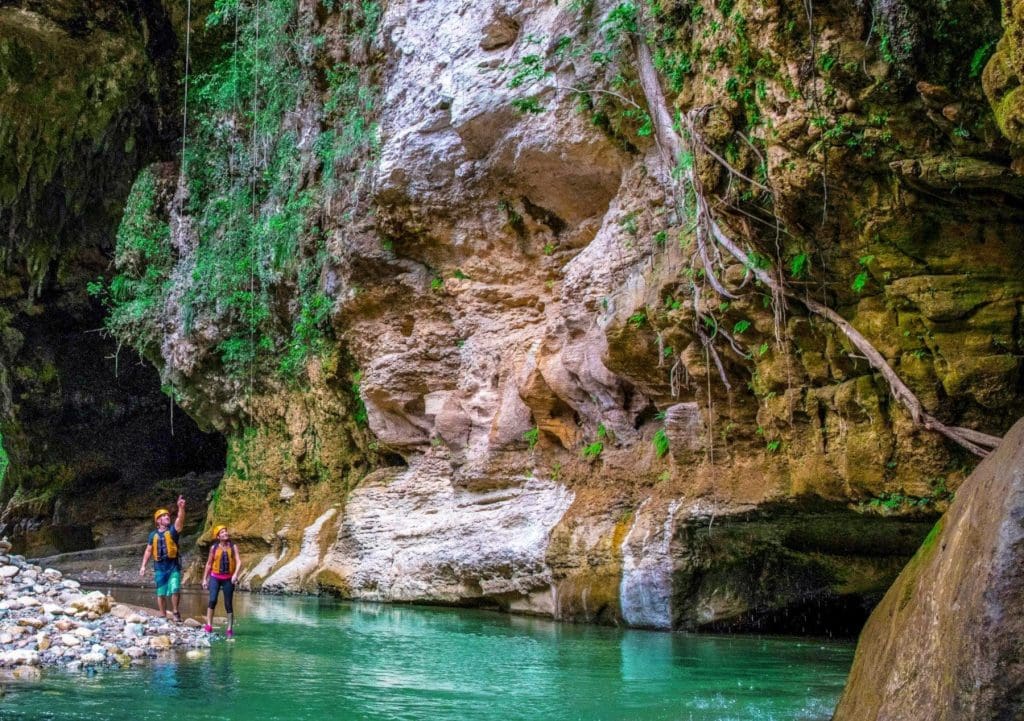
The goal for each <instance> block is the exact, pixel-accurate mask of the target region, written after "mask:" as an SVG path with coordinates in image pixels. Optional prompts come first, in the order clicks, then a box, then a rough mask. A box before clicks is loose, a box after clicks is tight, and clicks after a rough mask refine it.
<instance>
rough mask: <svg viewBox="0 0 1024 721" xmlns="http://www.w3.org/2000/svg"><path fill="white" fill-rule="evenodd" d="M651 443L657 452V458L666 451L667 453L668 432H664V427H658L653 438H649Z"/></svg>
mask: <svg viewBox="0 0 1024 721" xmlns="http://www.w3.org/2000/svg"><path fill="white" fill-rule="evenodd" d="M651 443H653V444H654V452H655V453H656V454H657V456H658V458H661V457H663V456H664V455H665V454H666V453H668V449H669V442H668V433H666V432H665V429H664V428H659V429H658V430H657V431H656V432H655V434H654V438H653V439H652V440H651Z"/></svg>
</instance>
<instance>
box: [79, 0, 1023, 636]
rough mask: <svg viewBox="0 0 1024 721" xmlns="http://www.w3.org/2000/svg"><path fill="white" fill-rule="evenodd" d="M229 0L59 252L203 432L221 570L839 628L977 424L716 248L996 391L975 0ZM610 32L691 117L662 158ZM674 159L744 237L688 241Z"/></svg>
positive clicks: (980, 16)
mask: <svg viewBox="0 0 1024 721" xmlns="http://www.w3.org/2000/svg"><path fill="white" fill-rule="evenodd" d="M260 7H261V10H260V13H261V15H260V16H259V21H260V22H261V26H260V27H261V31H260V33H256V32H254V31H255V24H256V22H257V16H256V9H255V6H250V5H249V4H246V3H242V4H241V5H237V4H234V3H225V4H219V5H218V6H217V7H215V8H214V9H213V11H212V12H210V13H206V12H204V11H197V19H196V22H194V23H193V27H194V28H196V30H195V32H196V33H197V38H199V40H197V42H200V43H206V47H207V48H212V49H209V50H208V57H207V58H206V60H203V59H202V58H199V59H197V61H196V62H195V63H194V64H193V65H192V74H191V76H190V89H191V93H192V94H191V95H190V98H191V100H190V108H191V111H190V113H191V114H190V115H189V120H188V128H189V131H188V132H187V133H186V135H185V139H184V143H183V146H182V147H183V153H182V154H180V155H177V156H175V154H167V155H165V156H163V157H161V158H156V160H160V162H157V163H154V164H152V165H150V166H149V167H148V168H146V169H145V170H144V171H143V172H142V174H141V175H140V176H139V177H138V179H137V180H136V183H135V186H134V188H133V190H132V193H131V195H130V196H129V197H128V200H127V209H126V211H125V214H124V219H123V220H122V222H121V231H120V238H119V242H118V247H117V250H116V254H115V255H116V257H115V261H116V267H117V275H115V276H114V278H113V279H108V280H106V281H104V283H103V285H102V287H101V288H99V289H98V290H97V292H98V294H99V296H100V298H101V299H102V301H103V302H104V303H105V304H106V306H107V309H108V311H109V314H110V315H109V320H108V325H107V327H108V330H109V332H110V333H111V334H112V335H113V337H114V338H115V339H116V340H117V341H118V342H120V343H122V344H123V345H124V346H125V348H127V347H132V348H134V349H135V350H137V351H138V352H139V353H140V354H141V355H142V356H144V357H145V358H146V359H147V360H148V361H149V362H151V363H152V364H153V365H155V366H156V367H157V368H158V370H159V373H160V383H161V384H162V385H163V386H165V387H166V388H167V389H169V392H170V394H171V395H172V397H173V398H174V400H175V401H176V402H177V403H178V404H180V406H181V408H183V409H184V410H185V411H186V412H187V413H189V414H190V415H191V416H192V417H193V418H195V419H196V420H197V421H199V422H200V424H201V425H202V426H204V427H210V428H215V429H216V430H218V431H219V432H220V433H222V434H223V435H224V436H226V438H227V444H228V454H227V455H228V458H227V469H226V471H225V474H224V476H223V479H222V480H221V482H220V485H219V487H218V488H217V489H216V490H215V491H214V492H213V494H212V496H211V497H210V502H209V511H208V517H207V522H206V526H207V527H210V526H212V524H214V523H226V524H227V525H228V526H229V527H230V528H232V529H233V531H234V533H235V535H236V537H237V539H238V540H240V541H241V542H242V548H243V552H244V555H245V556H246V560H247V571H246V575H245V583H246V584H247V585H248V586H249V587H251V588H262V589H265V590H275V591H299V590H304V591H325V592H332V593H337V594H340V595H343V596H346V597H354V598H365V599H375V600H388V601H426V602H445V603H454V604H480V605H490V606H496V607H499V608H504V609H509V610H516V611H523V612H533V613H541V614H547V615H553V616H555V617H558V618H564V619H574V620H588V621H599V622H608V623H627V624H631V625H637V626H648V627H655V628H713V629H756V628H775V629H780V628H784V629H786V630H794V631H813V630H835V629H836V626H837V625H839V624H844V623H845V624H848V625H849V626H850V627H851V628H855V627H856V623H857V619H863V618H864V617H865V616H866V613H867V612H868V610H870V607H871V606H872V604H873V603H874V602H875V601H877V600H878V598H880V597H881V594H882V593H884V591H885V589H886V588H887V587H888V585H889V584H890V583H891V582H892V580H893V579H894V578H895V577H896V575H897V573H898V572H899V569H900V568H901V567H902V564H903V563H904V562H905V561H906V560H907V559H908V558H909V557H910V556H911V555H912V554H913V552H914V550H915V549H916V547H917V545H918V544H919V543H920V541H921V539H922V538H923V537H924V535H925V534H926V533H927V531H928V529H929V528H930V526H931V525H932V523H933V522H934V519H935V517H936V515H937V514H938V513H940V512H941V511H942V510H944V508H945V507H946V506H947V505H948V503H949V501H950V500H951V499H952V498H953V495H954V493H955V491H956V489H957V487H958V486H959V484H960V482H961V481H962V480H963V478H964V477H966V475H967V474H968V473H969V472H970V470H971V469H972V468H973V465H974V463H975V462H976V459H975V457H974V456H973V455H971V454H970V453H968V452H966V451H964V450H963V449H961V448H959V447H958V446H956V445H954V444H951V443H950V442H949V441H947V440H945V439H944V438H943V437H941V436H940V435H938V434H936V433H933V432H931V431H928V430H926V429H924V428H921V427H920V426H919V425H917V424H915V422H914V420H913V418H912V417H911V415H910V414H909V413H908V412H907V411H906V409H905V408H904V407H903V406H901V405H900V404H899V403H898V402H897V401H896V400H894V398H893V397H892V395H891V393H890V389H889V387H888V385H887V384H886V383H885V382H884V380H883V378H882V377H881V376H880V375H879V374H878V373H877V372H875V369H874V368H872V366H871V365H870V364H869V362H868V361H867V359H866V358H865V357H864V356H863V354H862V353H861V352H859V351H858V349H857V348H855V347H854V346H853V345H852V344H851V343H850V341H849V339H848V338H847V336H845V335H844V334H843V333H841V332H840V331H839V330H837V328H836V327H834V326H833V325H831V324H829V323H828V322H826V321H824V320H822V319H820V318H818V317H815V316H810V315H808V314H807V312H806V311H805V310H804V308H803V307H802V306H800V305H799V304H798V303H789V304H784V303H783V302H782V301H781V299H780V298H779V297H777V294H773V293H772V292H771V289H770V288H768V287H766V286H765V285H763V284H761V283H758V282H757V281H756V279H755V278H754V277H753V276H754V273H753V270H768V271H769V272H771V273H774V274H776V275H777V277H780V278H783V279H785V281H786V282H787V283H789V284H790V286H791V287H793V288H797V289H799V292H800V293H803V294H805V296H806V297H808V298H811V299H814V300H816V301H819V302H823V303H825V304H827V305H829V306H830V307H832V308H834V309H836V310H837V311H838V312H839V313H840V314H841V315H842V316H843V317H845V318H846V319H848V320H849V321H850V322H851V323H852V324H853V326H854V327H855V328H856V329H857V330H858V331H860V332H861V333H862V334H863V335H864V336H865V337H866V338H867V339H868V340H869V341H870V342H871V343H872V344H873V345H874V347H875V348H877V349H878V351H879V352H880V353H881V355H882V357H883V358H884V359H885V360H886V361H887V362H888V364H889V365H890V366H891V367H892V368H893V369H894V370H895V371H896V372H897V373H898V374H899V376H900V377H901V378H903V379H904V381H905V382H906V383H907V385H908V386H909V388H910V389H911V390H912V391H913V392H914V393H915V394H916V395H917V396H918V397H919V398H920V399H921V401H922V403H923V405H924V406H925V407H926V408H927V409H928V411H929V412H931V413H933V414H935V415H936V416H937V417H938V418H940V419H941V420H942V421H943V422H945V423H948V424H951V425H955V426H963V427H968V428H972V429H975V430H978V431H982V432H985V433H989V434H992V435H1001V434H1003V433H1004V432H1005V431H1006V430H1007V429H1008V428H1009V427H1010V425H1011V424H1012V423H1013V421H1014V420H1016V419H1017V418H1018V417H1020V415H1021V414H1022V409H1024V395H1022V393H1021V380H1022V379H1021V362H1020V358H1021V342H1022V339H1021V324H1020V311H1021V304H1022V301H1024V285H1022V281H1021V280H1020V279H1021V277H1024V276H1022V275H1021V270H1022V268H1021V263H1022V260H1021V258H1022V254H1021V252H1020V251H1021V248H1020V245H1021V240H1020V238H1021V234H1020V229H1021V220H1022V216H1021V208H1020V199H1021V197H1022V194H1024V184H1022V183H1021V180H1020V176H1018V174H1017V171H1016V164H1015V161H1014V158H1015V157H1016V146H1015V145H1014V143H1015V142H1016V141H1015V138H1014V136H1013V135H1012V133H1011V132H1009V130H1008V128H1009V123H1010V121H1008V120H1006V119H1005V118H1006V117H1008V116H1007V113H1011V111H1009V110H1007V111H1005V112H1003V111H1001V110H999V111H997V112H995V113H994V112H993V111H992V110H991V109H990V105H989V101H990V100H991V102H992V103H993V105H996V104H997V99H996V98H995V95H994V93H1001V94H1000V95H999V98H1000V99H1002V98H1003V96H1004V95H1006V93H1007V92H1008V89H1012V87H1013V86H1012V77H1013V75H1012V73H1011V72H1009V71H1006V72H1004V73H1003V75H1001V76H999V77H998V78H997V77H995V75H994V73H995V72H996V71H995V70H993V68H994V67H996V65H997V64H998V63H1003V64H1004V65H1005V66H1006V67H1011V66H1012V62H1011V61H1009V60H1006V57H1010V56H1008V55H1007V52H1008V51H1007V50H1006V46H1007V43H1008V42H1009V41H1007V40H1003V41H1002V44H1001V45H999V49H998V50H997V49H996V41H997V40H998V39H999V37H1000V35H1001V33H1002V29H1001V27H1000V17H999V12H998V9H997V8H995V7H993V6H992V5H990V4H988V3H983V2H974V1H973V0H967V1H961V2H952V3H948V4H947V5H946V6H944V8H943V9H942V10H941V11H940V10H939V9H934V10H922V9H920V8H917V7H916V6H915V7H911V6H909V5H903V4H901V3H888V4H868V3H860V2H835V3H829V4H824V5H817V4H816V5H815V7H814V12H813V16H812V17H811V24H810V25H809V24H808V15H807V13H806V8H805V5H804V4H801V3H790V2H786V1H785V0H778V1H772V2H767V3H755V2H746V1H744V0H740V1H738V2H731V1H728V0H726V1H723V2H718V3H715V4H712V3H699V2H695V3H687V2H670V1H669V0H665V1H664V2H659V3H653V4H642V6H641V5H636V6H634V5H633V4H632V3H613V2H604V1H603V0H601V1H594V2H590V1H588V0H578V1H576V2H562V3H551V2H540V1H536V2H531V1H528V0H523V1H520V2H514V1H512V0H500V1H494V2H475V3H470V2H461V3H452V2H439V1H438V2H434V1H433V0H431V1H424V2H413V1H412V0H408V1H404V2H403V1H401V0H393V1H391V2H387V3H376V2H364V3H360V4H354V3H341V2H313V0H302V1H301V2H298V3H292V2H283V0H280V1H276V2H275V1H268V2H265V3H263V4H262V5H261V6H260ZM200 16H202V17H203V20H202V21H201V22H200V21H199V19H198V18H199V17H200ZM179 24H180V23H179ZM204 33H209V34H210V35H209V36H206V35H204ZM1009 36H1010V34H1009V33H1008V35H1007V37H1009ZM217 37H219V40H214V39H211V38H217ZM204 38H205V39H204ZM638 42H642V43H645V44H646V45H647V46H649V47H650V48H651V50H652V53H653V57H654V62H655V66H656V68H657V70H658V71H659V74H660V76H661V78H660V81H661V86H662V90H663V91H664V92H665V93H666V95H667V97H668V99H669V100H668V102H669V104H670V106H671V108H670V111H671V113H672V114H674V115H675V116H676V117H677V118H678V119H679V121H680V123H681V125H687V124H690V125H689V127H690V128H692V131H691V133H690V137H691V138H694V137H699V138H701V139H702V140H703V142H704V143H706V149H704V148H702V149H701V152H699V153H694V154H693V155H687V156H684V157H680V158H678V159H677V160H678V166H677V167H676V168H666V167H664V164H663V162H662V154H661V153H660V152H659V148H658V145H657V143H656V142H655V140H654V133H653V130H654V128H652V122H651V116H650V114H649V113H648V112H647V105H646V102H647V100H646V98H645V97H644V94H643V93H642V92H641V89H640V85H639V82H638V75H637V55H636V47H637V44H638ZM217 46H221V50H220V51H217V50H216V49H215V48H216V47H217ZM200 47H203V45H200ZM993 53H995V54H994V55H993ZM990 55H993V59H992V60H991V62H990V61H989V56H990ZM1012 57H1015V55H1014V56H1012ZM999 67H1003V66H999ZM983 73H984V76H985V83H984V90H983V83H982V77H981V76H982V75H983ZM999 78H1003V80H1002V81H999ZM1007 78H1009V79H1007ZM999 82H1002V83H1003V84H1002V85H1001V86H1000V85H999ZM1000 87H1002V88H1003V89H1002V90H998V88H1000ZM986 90H987V91H988V92H989V98H986V96H985V91H986ZM1006 97H1009V96H1008V95H1006ZM999 102H1003V105H1004V106H1007V107H1008V105H1007V102H1008V101H1003V100H999ZM1011 114H1012V113H1011ZM684 120H685V122H683V121H684ZM690 168H692V169H693V172H694V174H695V175H696V177H697V178H698V179H699V181H700V185H701V186H702V188H703V190H704V192H703V194H702V195H701V196H700V197H699V198H698V197H697V194H696V193H695V192H694V191H693V189H692V188H689V189H687V188H682V189H681V186H680V182H679V177H680V176H681V175H684V174H685V173H686V172H688V171H689V169H690ZM703 199H710V203H711V205H712V206H713V212H714V214H715V216H716V217H717V218H718V219H719V221H720V223H721V226H722V227H723V228H724V229H725V232H726V233H728V234H729V235H730V236H731V237H732V238H734V239H735V240H736V241H737V242H738V244H739V245H740V246H742V247H743V248H744V250H745V252H746V253H747V254H748V255H749V256H750V257H751V258H752V259H753V260H752V261H751V263H752V264H753V265H754V266H756V267H755V268H751V267H745V266H744V264H743V263H742V262H740V261H738V260H737V259H736V258H734V257H733V256H732V255H730V254H729V253H727V252H725V251H724V250H722V249H721V248H720V247H718V246H715V247H712V248H710V249H709V248H707V247H705V246H703V245H702V244H701V243H700V242H699V239H698V238H697V237H696V233H695V229H694V217H695V216H694V213H695V212H696V211H695V208H696V204H697V203H699V202H701V200H703ZM702 256H704V257H702ZM850 619H853V620H850Z"/></svg>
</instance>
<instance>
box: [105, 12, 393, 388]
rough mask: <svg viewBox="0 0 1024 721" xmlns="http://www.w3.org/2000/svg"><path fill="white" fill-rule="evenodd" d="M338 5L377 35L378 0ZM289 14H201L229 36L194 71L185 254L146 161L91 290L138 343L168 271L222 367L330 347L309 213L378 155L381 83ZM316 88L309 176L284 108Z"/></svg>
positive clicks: (156, 320)
mask: <svg viewBox="0 0 1024 721" xmlns="http://www.w3.org/2000/svg"><path fill="white" fill-rule="evenodd" d="M337 4H338V3H335V2H326V3H325V7H326V8H327V9H328V10H329V11H332V12H333V11H334V9H335V5H337ZM338 10H339V11H341V12H343V13H344V17H345V21H346V25H345V30H346V32H347V35H348V37H349V38H350V39H351V40H352V41H353V42H356V41H362V42H365V41H366V40H367V39H368V38H369V37H371V36H372V35H373V34H374V33H375V32H376V28H377V25H378V23H379V20H380V15H381V6H380V3H379V2H376V1H370V0H358V1H353V2H345V3H343V4H342V5H341V6H339V8H338ZM296 12H297V11H296V6H295V3H294V2H293V0H263V2H261V3H243V2H240V0H216V2H215V3H214V5H213V10H212V11H211V12H210V14H209V15H208V17H207V23H208V25H209V26H210V27H211V28H223V29H224V31H225V33H230V36H231V37H232V40H231V42H229V43H227V44H226V45H225V46H224V47H223V55H222V57H221V59H219V60H216V61H214V62H212V63H211V64H210V65H209V66H208V67H206V68H204V69H202V70H201V71H198V72H195V73H194V74H193V75H192V77H191V81H190V88H189V101H190V102H189V125H188V131H189V132H188V136H187V138H186V140H185V151H184V156H183V158H182V159H181V163H182V179H183V180H184V182H185V184H186V186H187V195H186V197H187V206H186V208H185V211H186V213H187V215H188V216H189V218H188V220H189V227H190V229H191V232H192V237H191V238H189V239H188V240H189V242H190V244H191V250H190V253H189V255H188V256H187V257H185V258H178V257H176V252H175V251H174V249H173V248H172V247H171V244H170V242H169V241H170V230H169V227H168V225H167V222H166V219H163V218H159V217H157V214H156V213H155V207H156V204H155V195H156V187H157V186H156V183H155V180H154V178H153V177H152V175H151V174H150V173H148V172H144V173H142V174H141V175H140V176H139V178H138V180H137V181H136V184H135V187H134V188H133V190H132V194H131V196H130V198H129V202H128V207H127V209H126V212H125V217H124V219H123V221H122V224H121V228H120V230H119V232H118V239H117V267H118V269H119V270H120V271H121V272H120V274H119V275H117V276H115V277H114V278H113V279H112V280H111V281H110V283H109V285H108V286H106V288H105V289H103V288H97V287H95V284H94V287H93V288H91V289H90V290H91V292H94V293H96V294H99V295H101V296H103V298H104V301H105V302H106V303H107V305H108V307H109V308H110V311H111V312H110V317H109V319H108V321H107V326H108V328H109V329H110V330H111V331H112V332H113V333H114V335H115V336H116V337H117V338H118V339H119V340H121V341H122V342H127V343H129V344H131V345H133V346H134V347H136V348H137V349H139V350H140V351H146V350H147V348H151V347H152V346H153V344H154V343H155V341H156V339H157V338H159V337H160V336H161V335H162V333H163V328H162V327H161V322H162V318H163V315H162V314H163V313H164V312H165V309H166V305H167V300H168V294H169V291H170V285H171V283H170V277H171V273H172V271H173V272H174V274H175V277H174V283H175V286H176V288H178V289H180V295H179V296H178V298H177V303H178V304H179V305H180V308H181V314H182V320H183V323H184V326H185V327H184V328H183V329H182V330H184V332H186V333H188V332H191V330H192V328H193V326H194V325H195V324H196V323H197V322H198V321H200V320H202V321H203V322H204V324H206V325H210V326H215V327H217V328H218V329H220V330H222V331H223V339H222V340H221V341H220V342H219V344H218V346H217V352H218V353H219V356H220V360H221V362H222V363H223V365H224V366H225V368H226V370H228V371H229V372H230V373H233V374H235V375H237V376H243V375H248V376H249V377H250V378H253V377H260V376H261V375H262V374H264V373H275V374H277V375H278V376H279V377H282V378H284V379H287V380H297V379H298V378H299V377H300V376H301V375H302V374H303V372H304V369H305V365H306V361H307V358H308V356H309V355H310V354H312V353H320V352H322V351H323V350H324V349H325V348H326V343H325V341H326V339H327V337H328V336H329V335H330V332H331V329H330V323H329V315H330V310H331V302H330V300H329V299H328V298H327V297H326V295H325V294H324V292H323V290H322V289H321V287H320V284H321V278H322V277H323V269H324V266H325V264H326V263H327V261H328V255H327V252H326V246H325V238H324V236H323V233H322V232H321V231H320V230H319V229H318V228H317V227H316V226H315V225H314V219H315V211H316V209H317V208H319V207H322V205H323V204H324V202H326V201H327V200H328V199H329V198H330V197H331V196H332V195H333V194H334V193H335V191H336V190H337V189H338V188H339V187H340V186H341V185H342V184H343V183H344V182H352V180H354V179H355V177H356V176H357V174H358V172H359V170H360V168H361V166H362V164H363V163H364V162H366V161H367V160H368V159H370V158H372V157H373V155H374V154H375V153H376V151H377V142H378V141H377V128H376V125H375V123H374V121H373V114H374V112H375V98H376V95H377V91H376V88H374V87H373V86H372V85H371V84H370V83H369V82H368V81H367V78H368V72H369V71H368V70H367V69H365V68H360V67H357V66H354V65H349V64H345V63H334V64H332V63H331V62H330V61H329V60H328V59H327V58H326V56H325V54H324V53H322V52H320V51H318V50H317V49H318V48H320V47H321V46H322V45H323V42H322V40H321V41H319V42H318V39H317V38H306V37H303V36H302V34H301V32H300V30H299V28H300V27H301V23H300V19H299V18H298V17H297V14H296ZM321 97H322V98H323V104H322V108H321V110H322V114H321V116H322V122H323V130H322V131H321V132H320V133H319V134H318V135H317V136H316V137H314V138H313V139H312V141H313V142H312V149H313V157H314V158H315V160H316V161H318V163H319V168H317V167H316V166H315V165H314V167H312V170H314V171H315V170H317V169H319V171H320V172H319V182H314V183H312V184H311V183H310V182H309V177H310V173H309V171H310V166H309V159H308V157H304V156H303V153H302V151H301V150H300V148H299V145H300V143H299V139H298V138H297V137H296V135H295V131H294V130H292V129H291V128H292V127H293V125H294V124H293V123H289V122H287V118H288V116H289V115H290V114H293V113H294V112H295V111H296V110H297V109H298V108H299V107H301V106H308V105H314V106H315V104H316V103H317V102H318V99H319V98H321ZM176 263H177V264H178V266H177V267H175V264H176ZM288 294H291V296H290V297H289V296H288Z"/></svg>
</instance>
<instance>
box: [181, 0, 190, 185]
mask: <svg viewBox="0 0 1024 721" xmlns="http://www.w3.org/2000/svg"><path fill="white" fill-rule="evenodd" d="M191 45H192V0H188V4H187V5H186V8H185V98H184V101H183V102H182V110H181V164H180V165H179V167H178V183H179V185H180V184H182V183H184V182H185V163H186V162H187V160H186V156H185V150H186V147H187V142H188V79H189V71H190V70H191V66H192V47H191Z"/></svg>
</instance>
